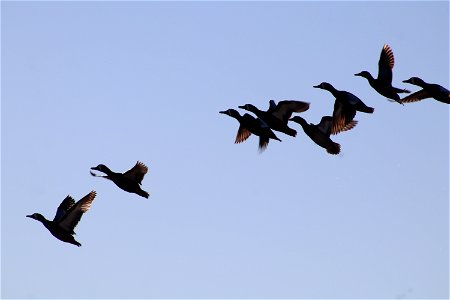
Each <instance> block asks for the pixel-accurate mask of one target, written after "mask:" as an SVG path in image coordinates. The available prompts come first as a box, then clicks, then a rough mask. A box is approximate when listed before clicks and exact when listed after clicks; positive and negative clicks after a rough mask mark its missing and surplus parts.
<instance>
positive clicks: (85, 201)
mask: <svg viewBox="0 0 450 300" xmlns="http://www.w3.org/2000/svg"><path fill="white" fill-rule="evenodd" d="M96 195H97V193H96V192H95V191H92V192H90V193H89V194H87V195H86V196H84V197H83V198H81V199H80V201H78V202H77V203H76V204H74V205H72V206H71V207H70V209H69V210H68V211H67V212H66V213H65V214H64V216H62V218H61V219H60V221H59V224H58V225H59V226H60V227H61V228H63V229H65V230H67V231H68V232H70V233H72V234H73V233H74V232H73V230H74V228H75V227H76V226H77V224H78V222H80V220H81V216H82V215H83V213H85V212H87V211H88V210H89V208H90V207H91V204H92V201H94V198H95V196H96Z"/></svg>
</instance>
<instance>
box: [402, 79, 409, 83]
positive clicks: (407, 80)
mask: <svg viewBox="0 0 450 300" xmlns="http://www.w3.org/2000/svg"><path fill="white" fill-rule="evenodd" d="M402 82H405V83H411V81H410V79H406V80H403V81H402Z"/></svg>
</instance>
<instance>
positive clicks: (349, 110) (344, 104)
mask: <svg viewBox="0 0 450 300" xmlns="http://www.w3.org/2000/svg"><path fill="white" fill-rule="evenodd" d="M314 87H315V88H319V89H323V90H327V91H329V92H330V93H331V94H333V96H334V97H335V98H336V100H335V102H334V110H333V118H332V120H333V121H332V126H331V134H338V133H339V132H342V131H345V130H348V128H347V126H350V125H349V124H351V123H352V120H353V118H354V117H355V115H356V111H360V112H364V113H369V114H371V113H373V112H374V108H373V107H368V106H367V105H365V104H364V102H362V101H361V99H359V98H358V97H356V96H355V95H353V94H352V93H349V92H347V91H338V90H336V89H335V88H334V87H333V86H332V85H331V84H329V83H328V82H322V83H321V84H319V85H315V86H314ZM354 125H356V124H354ZM352 128H353V127H352Z"/></svg>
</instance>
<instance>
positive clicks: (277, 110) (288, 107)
mask: <svg viewBox="0 0 450 300" xmlns="http://www.w3.org/2000/svg"><path fill="white" fill-rule="evenodd" d="M239 108H242V109H245V110H248V111H251V112H252V113H254V114H255V115H256V116H257V117H258V118H260V119H261V120H263V121H264V122H265V123H266V124H267V125H268V126H269V127H270V128H271V129H273V130H276V131H279V132H283V133H285V134H287V135H290V136H293V137H295V136H296V135H297V131H295V130H294V129H292V128H290V127H289V126H288V120H289V118H290V117H291V115H292V113H294V112H304V111H306V110H308V108H309V103H307V102H303V101H296V100H284V101H280V102H278V104H275V101H273V100H270V107H269V109H268V110H267V111H262V110H260V109H258V108H257V107H256V106H254V105H252V104H245V105H242V106H239Z"/></svg>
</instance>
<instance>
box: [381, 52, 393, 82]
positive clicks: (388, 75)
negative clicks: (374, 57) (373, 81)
mask: <svg viewBox="0 0 450 300" xmlns="http://www.w3.org/2000/svg"><path fill="white" fill-rule="evenodd" d="M393 68H394V52H392V49H391V48H390V47H389V45H386V44H385V45H384V46H383V49H382V50H381V54H380V60H379V61H378V80H380V81H382V82H383V83H384V84H386V85H391V84H392V69H393Z"/></svg>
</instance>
